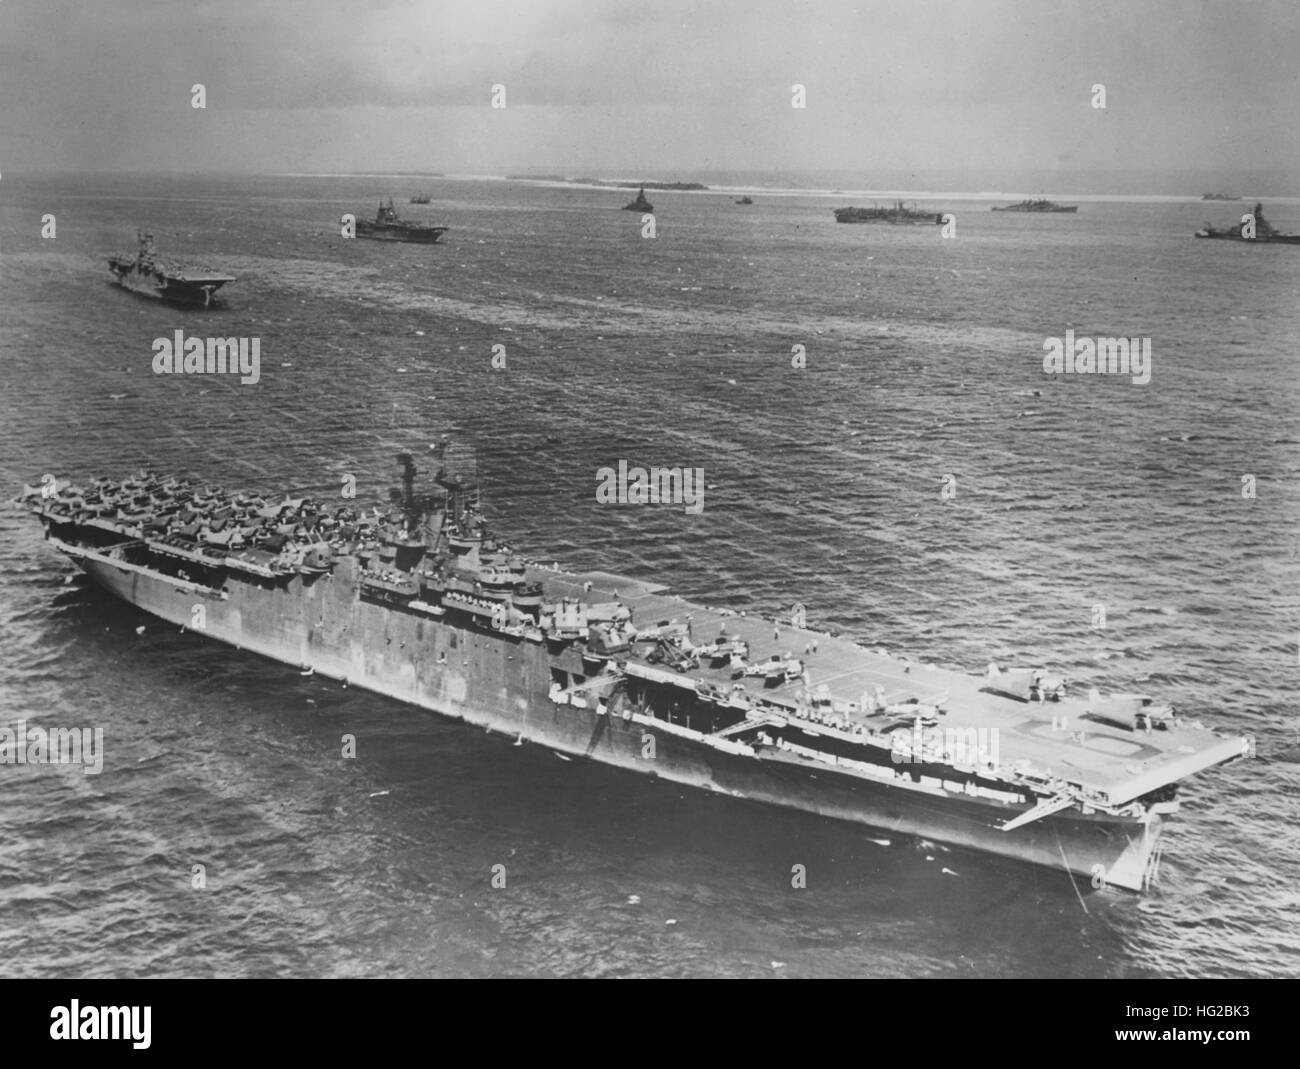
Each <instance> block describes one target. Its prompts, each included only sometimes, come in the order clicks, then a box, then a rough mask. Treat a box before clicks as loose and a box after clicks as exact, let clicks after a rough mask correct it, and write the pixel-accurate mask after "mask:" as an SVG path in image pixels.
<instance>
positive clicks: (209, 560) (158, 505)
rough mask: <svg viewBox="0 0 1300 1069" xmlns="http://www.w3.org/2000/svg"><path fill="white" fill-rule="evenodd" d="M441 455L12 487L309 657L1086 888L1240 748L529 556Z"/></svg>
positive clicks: (461, 714) (203, 618) (244, 633)
mask: <svg viewBox="0 0 1300 1069" xmlns="http://www.w3.org/2000/svg"><path fill="white" fill-rule="evenodd" d="M438 456H439V458H440V463H439V470H438V472H437V475H436V477H435V480H434V482H435V485H436V486H437V488H438V489H437V490H436V491H434V492H431V493H423V492H417V490H416V485H415V483H416V478H417V475H418V473H417V471H416V469H415V465H414V462H413V460H412V457H411V455H410V454H409V453H404V454H401V455H400V456H399V458H398V459H399V462H400V464H401V466H402V488H401V490H397V489H395V490H394V491H393V492H392V494H391V495H390V503H389V504H388V506H387V507H382V508H374V509H363V508H360V507H358V506H357V505H356V503H355V502H353V501H343V502H339V501H335V502H329V501H325V500H317V499H310V498H305V497H302V496H294V495H289V494H264V493H226V492H223V491H221V490H217V489H211V488H208V487H206V486H202V485H198V484H196V483H194V482H188V481H183V480H180V479H175V478H167V477H164V476H160V475H156V474H151V473H148V472H143V473H139V474H137V475H134V476H132V477H130V478H127V479H125V480H112V479H106V478H96V479H92V480H91V481H89V482H86V483H84V484H82V485H80V486H75V485H73V484H72V483H70V482H68V481H67V480H64V479H60V478H56V477H55V476H53V475H48V476H46V477H45V479H44V480H43V481H42V484H41V485H39V486H35V487H33V486H28V487H25V488H24V491H23V494H22V495H21V496H20V497H19V498H18V499H17V500H18V501H19V502H21V503H22V504H24V505H25V506H26V507H27V509H28V510H30V512H31V513H33V514H34V515H35V516H36V517H37V518H38V519H39V520H40V522H41V524H42V526H43V527H44V530H45V536H46V538H47V540H48V541H49V543H50V545H51V546H53V547H54V548H55V549H57V550H59V551H60V552H62V553H64V554H66V555H67V556H68V557H69V558H70V559H71V560H72V561H74V562H76V564H77V565H78V566H80V567H81V568H82V569H83V570H84V571H85V572H86V574H87V575H88V576H89V578H90V579H91V580H92V581H93V582H95V583H96V584H98V585H99V586H101V587H103V588H104V589H105V590H107V591H108V592H110V593H111V594H114V595H116V596H117V597H119V598H122V599H123V600H125V601H127V602H129V603H131V604H132V605H135V606H137V607H139V608H140V609H143V610H145V611H146V612H149V613H152V614H154V615H155V616H158V617H160V618H162V619H163V620H166V621H168V622H169V623H170V624H172V625H176V626H180V627H182V628H188V629H189V630H191V631H193V632H196V633H198V634H201V635H204V636H207V637H209V638H213V639H217V640H219V641H222V642H226V643H229V644H231V645H234V646H236V647H238V648H239V649H242V650H248V651H251V652H252V653H257V654H261V655H263V656H266V657H270V658H272V659H275V660H278V661H281V662H284V663H285V664H289V665H293V666H294V667H295V668H297V669H300V670H301V671H302V672H303V673H304V674H308V673H314V674H315V675H316V676H318V677H327V678H332V679H338V680H343V681H344V682H345V683H348V684H354V685H356V686H360V687H364V688H368V689H370V690H373V691H375V692H377V693H380V694H385V695H388V696H390V697H392V698H395V699H398V700H400V701H404V702H410V703H412V704H414V705H417V706H420V707H422V708H425V709H428V710H431V711H433V712H435V713H440V714H443V715H446V716H450V717H453V718H456V719H460V720H464V721H466V722H467V723H470V724H475V725H477V726H479V727H486V728H488V729H489V730H493V729H494V730H496V731H499V732H503V733H506V734H507V735H508V736H509V737H511V738H513V739H514V741H515V744H516V745H521V744H523V743H525V742H532V743H535V744H537V745H540V746H544V747H546V748H548V749H550V750H553V751H554V752H555V753H557V754H561V755H566V756H573V757H581V758H589V759H591V760H593V761H598V762H601V763H603V764H608V765H613V766H616V767H618V768H622V769H627V770H631V771H634V772H640V773H642V774H648V775H655V776H658V777H660V778H661V779H664V780H667V781H669V782H672V783H678V784H683V785H688V786H692V787H697V788H703V789H706V790H710V791H714V792H717V793H720V794H725V795H730V796H732V797H734V798H743V799H751V800H754V801H758V802H765V803H769V804H772V805H779V806H785V807H788V808H791V809H796V810H802V811H804V812H808V813H814V814H818V815H821V816H824V817H830V818H836V819H839V820H844V821H851V822H855V823H857V824H861V825H868V826H870V827H873V828H880V829H886V830H887V831H888V832H891V833H895V834H897V835H900V836H913V837H921V838H923V839H928V840H932V841H934V842H939V843H946V844H950V845H952V846H956V847H962V848H968V849H972V850H976V851H983V852H985V853H988V854H994V855H999V856H1002V857H1006V858H1013V859H1017V860H1020V861H1024V862H1030V863H1033V864H1037V865H1042V866H1047V867H1051V868H1056V869H1058V870H1059V869H1065V870H1066V871H1068V872H1070V873H1071V874H1073V875H1074V876H1077V877H1083V878H1085V879H1087V880H1088V881H1089V882H1090V883H1091V885H1092V886H1094V887H1100V886H1102V885H1103V884H1105V885H1110V886H1115V887H1120V888H1126V889H1129V890H1133V891H1140V890H1143V889H1145V888H1146V887H1147V886H1149V884H1150V883H1151V882H1152V881H1153V879H1154V877H1155V874H1156V872H1157V866H1158V860H1159V856H1160V851H1159V845H1158V844H1159V840H1160V834H1161V829H1162V821H1163V819H1164V818H1165V817H1166V816H1167V815H1168V814H1171V813H1173V812H1174V811H1176V810H1177V808H1178V802H1177V801H1176V800H1175V796H1176V794H1177V790H1178V783H1179V781H1181V780H1183V779H1185V778H1187V777H1188V776H1191V775H1192V774H1194V773H1197V772H1200V771H1202V770H1204V769H1208V768H1210V767H1212V766H1215V765H1219V764H1221V763H1224V762H1227V761H1230V760H1232V759H1233V758H1237V757H1241V756H1244V755H1246V754H1247V753H1248V752H1249V740H1248V739H1242V738H1231V737H1225V736H1223V735H1219V734H1217V733H1215V732H1212V731H1210V730H1208V729H1206V728H1205V727H1203V726H1202V725H1201V724H1199V723H1193V722H1189V721H1188V720H1186V719H1184V718H1182V717H1179V716H1176V715H1175V714H1174V711H1173V709H1172V708H1171V707H1170V706H1168V705H1163V704H1160V703H1158V702H1156V701H1154V700H1153V699H1152V698H1150V697H1149V696H1146V695H1142V694H1119V695H1111V696H1109V697H1102V696H1101V695H1100V694H1099V693H1098V692H1097V691H1095V690H1094V691H1092V692H1091V693H1090V694H1089V695H1088V696H1086V697H1067V696H1066V694H1065V692H1066V683H1065V681H1064V680H1062V679H1060V678H1054V677H1052V676H1050V675H1049V674H1048V673H1047V672H1046V671H1045V670H1043V669H1042V668H1037V667H1034V666H1021V667H1008V668H1007V669H1005V670H999V669H998V668H997V666H995V665H990V666H989V672H988V674H987V676H986V677H983V676H969V675H966V674H963V673H960V672H957V671H950V670H947V669H940V668H936V667H934V666H932V665H921V664H914V663H912V662H910V661H908V660H906V659H903V658H898V657H893V656H890V655H889V654H888V653H886V652H885V651H883V650H879V651H874V652H873V651H871V650H868V649H866V648H865V647H863V646H861V645H858V644H856V643H854V642H852V641H849V640H846V639H843V638H836V637H833V636H831V635H829V634H823V633H818V632H815V631H812V630H809V629H808V628H807V627H805V626H804V625H803V618H802V613H801V612H799V611H797V610H796V611H794V612H792V618H791V621H790V624H788V625H787V624H786V623H785V622H773V621H772V620H765V619H763V618H761V617H759V616H757V615H749V616H745V615H736V614H735V613H733V612H731V611H730V610H727V609H710V608H706V607H704V606H701V605H697V604H693V603H691V602H688V601H685V600H683V599H682V598H680V597H675V596H672V595H670V594H669V593H668V592H667V588H666V587H664V586H662V585H660V584H657V583H653V582H646V581H643V580H637V579H631V578H626V577H623V576H619V575H613V574H610V573H609V572H604V571H584V572H579V573H571V572H566V571H562V570H559V569H558V567H549V568H548V567H545V566H543V565H539V564H537V563H535V562H532V561H529V560H526V559H524V558H522V557H521V556H520V555H519V554H518V553H516V552H515V551H514V550H513V549H512V548H511V547H510V546H509V545H507V544H506V543H505V542H503V541H501V540H499V539H498V538H496V537H494V536H493V535H492V533H491V532H490V531H489V530H488V527H487V524H486V523H485V521H484V517H483V514H482V512H481V505H480V499H479V491H478V488H477V486H476V485H473V484H472V483H470V482H468V481H467V480H465V479H461V478H453V477H449V476H448V474H447V466H446V464H445V452H444V449H443V448H440V449H439V453H438ZM673 471H674V469H652V470H651V474H650V478H651V479H655V478H659V479H660V482H661V484H662V482H663V481H664V479H665V477H666V478H667V480H668V481H669V482H671V479H672V475H673ZM665 473H666V476H665ZM677 475H678V476H680V475H681V472H680V471H678V472H677ZM670 489H671V488H670ZM498 759H499V760H506V759H507V757H506V755H505V754H504V753H503V754H500V755H498ZM558 771H559V769H558V766H557V773H558ZM756 819H761V818H756Z"/></svg>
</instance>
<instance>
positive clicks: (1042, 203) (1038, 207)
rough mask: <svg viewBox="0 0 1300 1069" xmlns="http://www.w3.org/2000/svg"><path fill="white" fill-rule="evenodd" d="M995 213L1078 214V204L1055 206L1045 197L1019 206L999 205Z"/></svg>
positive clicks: (1021, 203)
mask: <svg viewBox="0 0 1300 1069" xmlns="http://www.w3.org/2000/svg"><path fill="white" fill-rule="evenodd" d="M993 210H994V211H995V212H1077V211H1078V210H1079V206H1078V205H1077V204H1053V203H1052V202H1051V201H1050V200H1047V199H1046V198H1044V197H1039V198H1038V199H1037V200H1022V201H1021V202H1020V203H1019V204H1008V205H1006V206H1001V205H999V206H998V207H996V208H994V209H993Z"/></svg>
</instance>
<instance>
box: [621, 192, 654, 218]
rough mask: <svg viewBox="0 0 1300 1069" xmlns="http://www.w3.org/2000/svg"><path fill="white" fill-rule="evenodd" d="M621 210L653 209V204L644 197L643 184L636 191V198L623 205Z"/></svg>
mask: <svg viewBox="0 0 1300 1069" xmlns="http://www.w3.org/2000/svg"><path fill="white" fill-rule="evenodd" d="M623 210H624V211H625V212H653V211H654V210H655V206H654V205H653V204H651V203H650V202H649V201H648V200H646V199H645V186H642V187H641V189H640V191H639V192H638V193H637V195H636V200H634V201H633V202H632V203H631V204H624V205H623Z"/></svg>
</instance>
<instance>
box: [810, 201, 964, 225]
mask: <svg viewBox="0 0 1300 1069" xmlns="http://www.w3.org/2000/svg"><path fill="white" fill-rule="evenodd" d="M831 211H833V212H834V213H835V221H836V222H837V223H934V222H942V221H943V217H942V216H941V215H940V216H936V215H935V213H934V212H921V211H917V210H916V205H915V204H913V205H912V207H911V208H905V207H904V206H903V202H902V201H901V200H896V201H894V206H893V207H892V208H881V207H880V206H879V205H877V206H876V207H874V208H832V209H831Z"/></svg>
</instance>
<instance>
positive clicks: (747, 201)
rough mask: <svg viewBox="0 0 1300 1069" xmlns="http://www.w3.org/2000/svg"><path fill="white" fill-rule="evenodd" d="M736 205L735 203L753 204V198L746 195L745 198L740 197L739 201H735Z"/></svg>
mask: <svg viewBox="0 0 1300 1069" xmlns="http://www.w3.org/2000/svg"><path fill="white" fill-rule="evenodd" d="M736 203H737V204H753V203H754V198H753V197H751V196H748V195H746V196H743V197H741V198H740V199H739V200H737V201H736Z"/></svg>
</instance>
